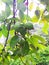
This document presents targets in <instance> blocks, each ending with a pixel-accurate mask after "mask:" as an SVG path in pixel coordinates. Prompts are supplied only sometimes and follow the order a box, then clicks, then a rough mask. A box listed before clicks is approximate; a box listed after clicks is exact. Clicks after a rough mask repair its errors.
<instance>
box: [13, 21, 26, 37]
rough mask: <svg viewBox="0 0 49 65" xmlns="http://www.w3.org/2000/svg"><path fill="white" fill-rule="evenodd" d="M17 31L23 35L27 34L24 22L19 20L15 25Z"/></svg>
mask: <svg viewBox="0 0 49 65" xmlns="http://www.w3.org/2000/svg"><path fill="white" fill-rule="evenodd" d="M14 28H15V30H16V32H20V33H21V34H22V35H23V36H24V35H25V34H26V29H25V27H24V24H23V23H20V22H17V23H16V24H15V26H14Z"/></svg>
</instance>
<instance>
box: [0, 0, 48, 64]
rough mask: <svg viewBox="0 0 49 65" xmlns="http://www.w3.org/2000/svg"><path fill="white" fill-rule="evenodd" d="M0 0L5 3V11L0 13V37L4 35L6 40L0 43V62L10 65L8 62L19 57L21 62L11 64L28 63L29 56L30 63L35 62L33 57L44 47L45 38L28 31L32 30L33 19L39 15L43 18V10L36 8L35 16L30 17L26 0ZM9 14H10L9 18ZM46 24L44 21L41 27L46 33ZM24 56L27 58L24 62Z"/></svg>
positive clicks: (37, 18)
mask: <svg viewBox="0 0 49 65" xmlns="http://www.w3.org/2000/svg"><path fill="white" fill-rule="evenodd" d="M2 1H3V2H4V3H5V11H2V13H1V14H0V22H1V26H0V37H1V36H2V35H3V36H5V37H6V40H5V44H4V45H2V44H0V47H1V48H0V64H1V65H3V64H4V65H12V64H10V62H13V61H14V60H17V59H19V60H20V61H21V63H19V62H18V63H17V64H13V65H30V64H29V63H28V62H27V60H29V59H30V58H29V57H31V60H30V63H32V65H33V64H36V62H35V61H34V57H35V56H38V51H39V50H40V51H42V50H45V49H46V46H45V44H46V40H45V39H44V38H43V37H41V36H40V35H37V34H33V35H32V34H31V33H30V32H29V31H30V30H34V26H33V22H34V21H37V20H39V18H40V17H41V19H40V21H42V20H43V17H44V15H43V12H44V11H45V10H42V11H41V10H36V11H35V16H34V17H33V18H30V16H29V15H28V10H29V8H28V5H29V2H28V0H10V1H9V0H2ZM44 2H45V1H44ZM30 7H31V5H30ZM11 9H12V10H11ZM25 10H27V14H24V12H25ZM17 11H19V17H17ZM10 15H12V17H11V18H10V17H9V16H10ZM42 16H43V17H42ZM35 19H36V20H35ZM47 25H48V23H47V22H46V23H45V24H44V27H43V31H44V32H45V33H47V28H48V26H47ZM45 29H46V30H45ZM33 54H34V55H33ZM25 58H26V59H27V58H29V59H27V60H26V62H25ZM23 60H24V61H23Z"/></svg>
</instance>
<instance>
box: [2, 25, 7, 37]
mask: <svg viewBox="0 0 49 65" xmlns="http://www.w3.org/2000/svg"><path fill="white" fill-rule="evenodd" d="M2 34H3V35H4V36H5V37H7V34H8V30H7V28H6V26H4V25H3V27H2Z"/></svg>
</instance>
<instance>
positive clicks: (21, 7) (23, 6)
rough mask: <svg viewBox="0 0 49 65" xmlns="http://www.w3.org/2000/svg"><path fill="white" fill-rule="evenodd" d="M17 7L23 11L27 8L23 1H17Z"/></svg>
mask: <svg viewBox="0 0 49 65" xmlns="http://www.w3.org/2000/svg"><path fill="white" fill-rule="evenodd" d="M17 8H18V9H19V10H21V11H22V12H23V11H25V10H26V7H25V5H24V3H22V2H21V3H17Z"/></svg>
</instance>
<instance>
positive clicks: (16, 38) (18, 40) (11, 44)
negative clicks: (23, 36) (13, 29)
mask: <svg viewBox="0 0 49 65" xmlns="http://www.w3.org/2000/svg"><path fill="white" fill-rule="evenodd" d="M19 42H20V38H19V37H18V36H17V35H16V36H13V37H12V38H11V41H10V46H11V47H15V46H16V44H17V43H19Z"/></svg>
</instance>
